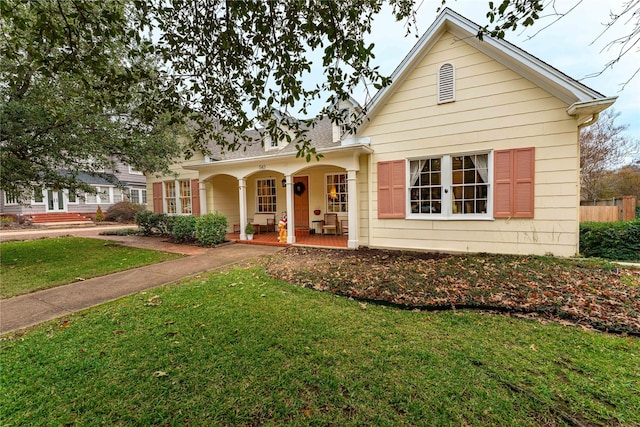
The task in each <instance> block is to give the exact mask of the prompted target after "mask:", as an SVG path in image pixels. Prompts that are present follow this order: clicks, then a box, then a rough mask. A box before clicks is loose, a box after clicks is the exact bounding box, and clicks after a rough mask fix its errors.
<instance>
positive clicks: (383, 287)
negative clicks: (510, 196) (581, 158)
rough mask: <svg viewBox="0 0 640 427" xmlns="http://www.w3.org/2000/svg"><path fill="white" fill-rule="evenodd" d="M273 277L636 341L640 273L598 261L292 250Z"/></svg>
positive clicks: (414, 305) (275, 263) (278, 260)
mask: <svg viewBox="0 0 640 427" xmlns="http://www.w3.org/2000/svg"><path fill="white" fill-rule="evenodd" d="M266 271H267V273H268V274H270V275H271V276H273V277H276V278H279V279H282V280H285V281H287V282H290V283H292V284H295V285H298V286H303V287H307V288H312V289H315V290H319V291H328V292H333V293H335V294H338V295H343V296H347V297H352V298H354V299H358V300H360V301H362V302H377V303H382V304H390V305H395V306H398V307H402V308H407V309H422V310H444V309H456V308H459V309H462V308H472V309H482V310H492V311H499V312H503V313H511V314H513V315H518V316H523V315H524V316H527V317H532V316H537V317H540V318H542V319H549V320H555V321H561V322H562V323H572V324H578V325H581V326H583V327H589V328H594V329H597V330H601V331H606V332H613V333H623V334H630V335H635V336H640V270H638V269H632V268H621V267H616V266H615V265H613V264H610V263H607V262H603V261H593V260H584V259H564V258H554V257H546V256H545V257H543V256H517V255H494V254H468V255H448V254H438V253H422V252H403V251H389V250H376V249H367V248H361V249H358V250H353V251H345V250H332V249H318V248H300V247H291V248H287V249H286V250H283V251H281V252H279V253H278V254H277V255H276V256H274V257H271V258H270V260H269V261H268V263H267V265H266Z"/></svg>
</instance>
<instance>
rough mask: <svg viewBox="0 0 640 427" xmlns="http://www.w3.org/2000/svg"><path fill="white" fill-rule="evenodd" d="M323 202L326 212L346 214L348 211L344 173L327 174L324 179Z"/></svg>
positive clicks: (347, 194) (347, 193) (347, 195)
mask: <svg viewBox="0 0 640 427" xmlns="http://www.w3.org/2000/svg"><path fill="white" fill-rule="evenodd" d="M325 182H326V186H325V194H326V197H325V200H326V201H327V209H326V211H327V212H338V213H346V212H348V211H349V190H348V185H347V174H346V173H335V174H328V175H326V178H325Z"/></svg>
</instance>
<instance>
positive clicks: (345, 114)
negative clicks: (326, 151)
mask: <svg viewBox="0 0 640 427" xmlns="http://www.w3.org/2000/svg"><path fill="white" fill-rule="evenodd" d="M340 116H341V117H342V119H341V120H340V135H344V134H346V133H347V132H348V131H349V124H350V123H351V111H349V109H348V108H345V109H343V110H341V111H340Z"/></svg>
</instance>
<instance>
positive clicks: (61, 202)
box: [0, 163, 147, 223]
mask: <svg viewBox="0 0 640 427" xmlns="http://www.w3.org/2000/svg"><path fill="white" fill-rule="evenodd" d="M78 178H79V179H80V180H81V181H83V182H85V183H87V184H90V185H92V186H93V187H96V188H97V191H98V193H97V194H74V193H72V192H69V190H67V189H64V188H58V187H57V186H55V185H52V186H50V187H47V188H43V189H42V190H40V191H37V192H35V194H34V195H33V197H32V199H31V200H27V201H23V200H18V199H17V198H16V197H11V195H10V194H7V193H5V192H2V197H0V199H1V200H0V214H2V216H13V217H20V216H23V217H29V218H31V219H32V220H33V221H34V222H35V223H44V222H60V221H82V220H88V219H89V218H95V214H96V211H97V209H98V206H100V207H101V209H102V210H103V212H106V211H107V209H109V207H111V206H112V205H113V204H115V203H118V202H121V201H123V200H129V201H131V202H134V203H140V204H146V203H147V188H146V178H145V176H144V174H143V173H142V172H138V171H135V170H132V169H131V167H129V166H127V165H124V164H122V163H117V164H116V170H114V171H109V172H104V173H101V174H100V176H93V175H89V174H87V173H81V174H80V175H79V176H78Z"/></svg>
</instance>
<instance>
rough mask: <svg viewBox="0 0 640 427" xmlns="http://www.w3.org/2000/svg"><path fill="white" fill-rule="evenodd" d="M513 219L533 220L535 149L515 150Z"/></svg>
mask: <svg viewBox="0 0 640 427" xmlns="http://www.w3.org/2000/svg"><path fill="white" fill-rule="evenodd" d="M513 151H514V153H513V157H514V158H513V164H514V167H513V175H514V179H513V182H514V189H513V217H514V218H533V191H534V187H535V186H534V164H535V151H534V148H533V147H531V148H519V149H516V150H513Z"/></svg>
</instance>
